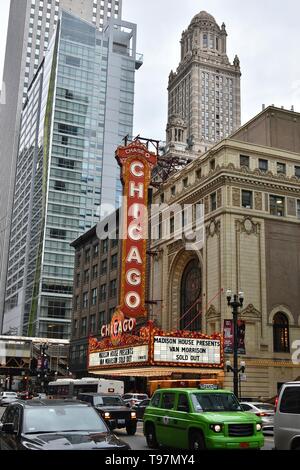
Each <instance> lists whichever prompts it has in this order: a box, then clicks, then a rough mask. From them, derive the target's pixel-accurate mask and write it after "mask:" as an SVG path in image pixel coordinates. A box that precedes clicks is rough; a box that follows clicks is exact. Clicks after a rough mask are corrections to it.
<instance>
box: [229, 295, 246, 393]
mask: <svg viewBox="0 0 300 470" xmlns="http://www.w3.org/2000/svg"><path fill="white" fill-rule="evenodd" d="M226 297H227V304H228V306H229V307H231V308H232V316H233V367H231V365H230V362H229V361H227V363H226V367H227V372H229V371H231V372H233V391H234V394H235V396H236V397H238V396H239V372H241V371H243V372H244V370H245V366H244V365H243V366H242V367H241V368H240V369H239V368H238V313H239V311H238V309H239V307H242V306H243V303H244V294H243V292H239V295H237V294H234V295H232V292H231V290H228V291H227V293H226Z"/></svg>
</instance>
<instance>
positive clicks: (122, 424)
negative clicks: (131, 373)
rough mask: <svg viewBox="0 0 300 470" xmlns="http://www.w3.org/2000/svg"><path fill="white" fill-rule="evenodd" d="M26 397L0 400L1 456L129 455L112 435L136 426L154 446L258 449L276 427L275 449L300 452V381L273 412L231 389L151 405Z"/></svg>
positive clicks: (140, 399)
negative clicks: (10, 452) (37, 452)
mask: <svg viewBox="0 0 300 470" xmlns="http://www.w3.org/2000/svg"><path fill="white" fill-rule="evenodd" d="M24 398H26V397H24V396H23V397H21V398H20V397H18V395H17V393H15V392H1V394H0V406H6V409H5V411H4V413H3V415H2V418H1V421H0V450H5V449H15V450H18V449H31V450H34V449H46V450H51V449H53V450H54V449H57V450H60V449H65V450H67V449H79V450H80V449H81V450H90V449H94V450H97V449H108V450H110V449H111V450H128V449H130V446H129V445H128V444H127V443H125V442H124V441H122V440H121V439H119V437H117V436H116V435H115V434H114V431H115V430H116V429H123V428H124V429H126V431H127V434H128V435H130V436H133V435H134V434H135V433H136V430H137V422H138V420H143V432H144V435H145V438H146V441H147V445H148V447H149V448H158V447H159V446H167V447H175V448H179V449H191V450H194V451H198V450H202V449H260V448H262V447H263V445H264V431H270V430H273V427H274V443H275V448H276V449H297V450H300V382H289V383H287V384H285V385H283V387H282V388H281V391H280V394H279V396H278V399H277V400H276V404H275V409H274V406H273V405H270V404H268V403H261V402H242V401H241V402H239V401H238V399H237V398H236V397H235V395H234V394H233V393H232V392H230V391H228V390H200V389H190V388H189V389H185V388H178V389H174V388H171V389H158V390H157V391H156V392H155V393H154V394H153V396H152V397H151V399H150V398H149V397H148V396H147V395H146V394H125V395H123V396H122V397H121V396H120V395H112V394H109V393H108V394H104V393H101V394H100V393H82V394H79V395H78V397H77V399H76V400H49V399H47V398H46V397H45V396H37V397H29V398H31V399H27V400H26V399H24ZM27 398H28V397H27ZM32 398H34V399H32Z"/></svg>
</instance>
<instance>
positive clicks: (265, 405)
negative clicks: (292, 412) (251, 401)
mask: <svg viewBox="0 0 300 470" xmlns="http://www.w3.org/2000/svg"><path fill="white" fill-rule="evenodd" d="M254 406H255V407H256V408H258V409H259V410H270V411H274V406H273V405H269V403H256V404H255V405H254Z"/></svg>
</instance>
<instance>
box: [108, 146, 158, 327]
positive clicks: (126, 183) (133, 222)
mask: <svg viewBox="0 0 300 470" xmlns="http://www.w3.org/2000/svg"><path fill="white" fill-rule="evenodd" d="M116 158H117V161H118V163H119V165H120V167H121V180H122V184H123V212H122V214H123V221H122V225H123V233H122V238H123V243H122V268H121V269H122V272H121V289H120V306H119V309H118V310H119V313H121V314H123V315H124V317H127V318H135V319H136V318H140V317H146V316H147V311H146V307H145V279H146V259H147V257H146V247H147V238H148V188H149V185H150V181H151V173H152V169H153V168H154V166H155V165H156V164H157V156H156V155H155V154H154V153H152V152H149V151H148V149H147V148H146V147H145V145H143V144H141V142H139V141H134V142H132V143H131V144H129V145H128V146H126V147H119V148H118V149H117V150H116Z"/></svg>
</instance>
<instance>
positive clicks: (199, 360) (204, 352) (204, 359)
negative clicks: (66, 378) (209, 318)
mask: <svg viewBox="0 0 300 470" xmlns="http://www.w3.org/2000/svg"><path fill="white" fill-rule="evenodd" d="M132 366H135V367H137V366H143V367H145V366H156V367H159V366H168V367H176V366H180V367H186V368H187V370H188V369H193V368H199V367H203V368H205V369H207V368H210V369H223V367H224V357H223V337H222V335H220V334H214V335H212V336H207V335H204V334H202V333H194V332H191V331H173V332H170V333H166V332H164V331H162V330H160V329H158V328H156V327H155V326H154V324H153V322H151V321H149V322H148V324H147V326H146V327H143V328H141V329H140V331H139V334H138V335H134V334H128V333H124V334H123V335H122V337H121V338H120V343H119V347H115V346H114V344H113V343H112V341H111V338H106V339H104V340H101V341H97V340H96V339H95V338H91V339H90V342H89V370H90V372H93V371H99V370H105V369H113V368H116V367H118V368H124V369H126V368H130V367H132Z"/></svg>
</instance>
